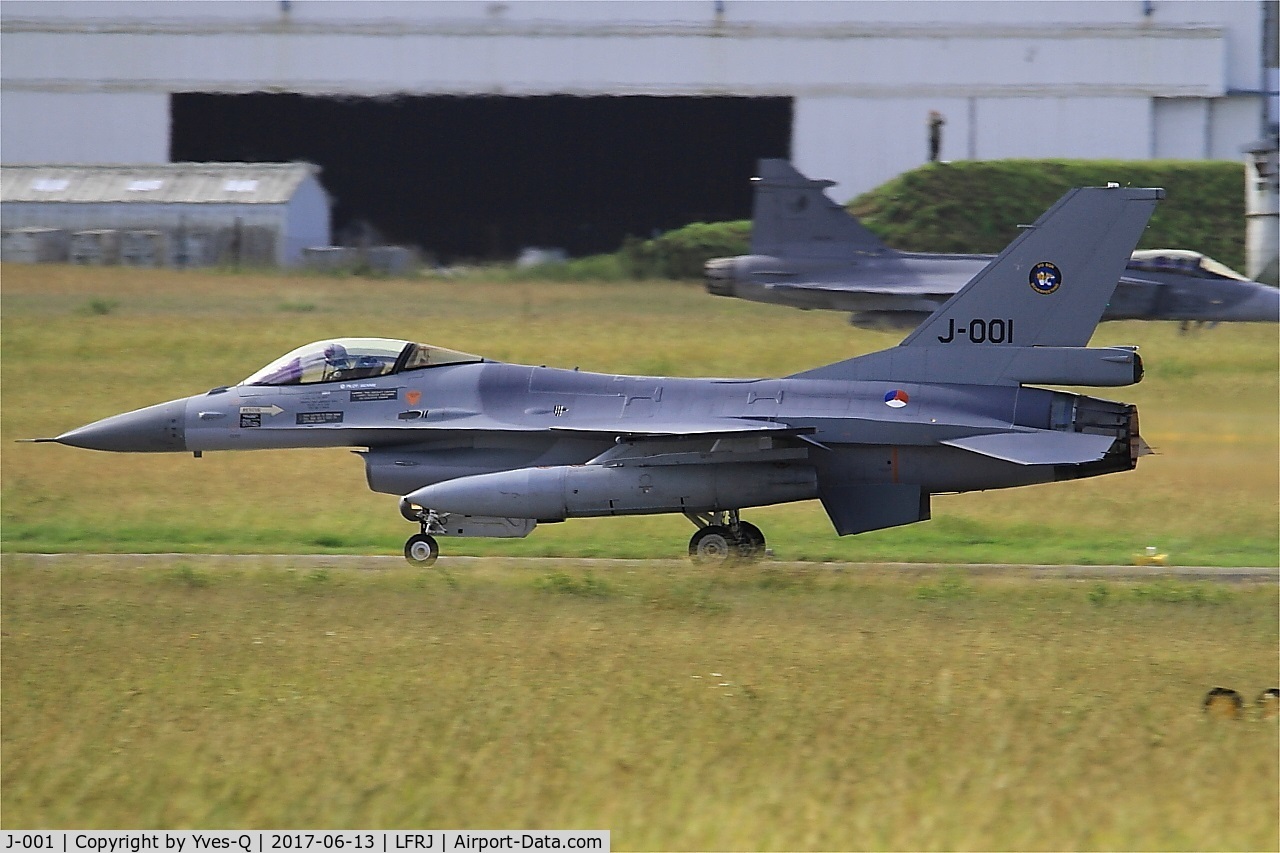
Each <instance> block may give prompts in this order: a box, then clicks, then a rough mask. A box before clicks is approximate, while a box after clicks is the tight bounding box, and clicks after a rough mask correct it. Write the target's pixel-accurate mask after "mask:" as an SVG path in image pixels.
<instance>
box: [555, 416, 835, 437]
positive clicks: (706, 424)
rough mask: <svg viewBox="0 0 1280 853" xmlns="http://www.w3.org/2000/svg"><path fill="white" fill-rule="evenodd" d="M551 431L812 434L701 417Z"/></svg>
mask: <svg viewBox="0 0 1280 853" xmlns="http://www.w3.org/2000/svg"><path fill="white" fill-rule="evenodd" d="M551 429H552V431H554V432H585V433H592V434H595V435H600V434H604V435H614V436H624V437H635V438H638V439H644V438H648V437H654V438H661V437H672V438H680V437H686V436H688V437H693V436H699V437H715V436H720V435H744V434H750V433H757V434H759V435H799V434H801V433H810V432H814V430H813V428H811V427H810V428H804V429H795V428H793V427H790V426H788V425H787V424H784V423H778V422H777V421H758V420H752V419H749V418H704V419H702V420H687V421H686V420H678V421H670V420H667V421H664V420H648V419H644V420H640V419H635V420H627V421H619V420H615V419H610V420H607V421H599V422H591V421H579V422H577V423H575V424H572V425H567V426H554V427H551Z"/></svg>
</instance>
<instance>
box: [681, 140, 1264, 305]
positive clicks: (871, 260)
mask: <svg viewBox="0 0 1280 853" xmlns="http://www.w3.org/2000/svg"><path fill="white" fill-rule="evenodd" d="M758 171H759V176H758V177H757V178H756V184H755V204H754V207H753V210H752V222H751V254H749V255H742V256H739V257H736V258H713V259H712V260H710V261H707V263H706V266H705V276H706V286H707V291H708V292H710V293H713V294H715V295H717V296H736V297H738V298H740V299H749V300H752V301H755V302H769V303H774V304H778V305H790V306H792V307H795V308H805V309H809V308H829V309H832V310H836V311H849V312H850V316H849V320H850V322H851V323H853V324H854V325H855V326H861V327H864V328H885V327H888V328H900V329H911V328H914V327H915V326H917V325H919V324H920V323H921V322H923V320H924V319H925V318H926V317H928V316H929V315H930V314H931V313H933V311H934V310H936V309H937V307H938V306H939V305H941V304H942V303H943V302H945V301H947V300H948V299H949V298H951V296H953V295H954V294H955V293H956V291H958V290H959V289H960V288H961V287H963V286H964V285H965V283H966V282H968V281H969V279H971V278H973V276H974V275H976V274H977V273H978V271H979V270H981V269H982V268H983V267H985V266H986V265H987V264H988V263H989V262H990V261H991V258H992V256H991V255H958V254H951V255H948V254H935V253H929V252H900V251H898V250H896V249H891V248H889V247H888V246H886V245H885V244H884V243H882V242H881V241H880V238H879V237H877V236H876V235H875V234H873V233H871V231H870V230H868V229H867V228H866V227H865V226H864V225H863V224H862V223H861V222H859V221H858V220H857V219H856V218H855V217H854V216H853V215H851V214H850V213H849V212H848V211H846V210H845V209H844V208H843V207H841V206H840V205H838V204H836V203H835V202H833V201H832V200H831V199H830V198H829V197H828V196H827V194H826V193H825V192H824V190H825V189H826V188H827V187H829V186H831V185H832V182H831V181H815V180H810V179H809V178H806V177H805V176H804V175H802V174H800V172H798V171H796V169H795V167H794V166H792V165H791V164H790V163H789V162H787V161H786V160H761V161H760V162H759V164H758ZM1118 278H1119V283H1118V284H1117V285H1116V287H1115V293H1113V294H1111V295H1110V299H1109V300H1108V303H1107V306H1106V308H1105V310H1104V311H1103V313H1102V319H1103V320H1176V321H1181V322H1182V323H1183V324H1184V325H1186V324H1189V323H1193V322H1195V323H1219V322H1248V321H1255V322H1270V323H1275V322H1280V290H1278V289H1276V288H1274V287H1270V286H1268V285H1265V284H1261V283H1259V282H1256V281H1250V280H1249V279H1247V278H1245V277H1244V276H1243V275H1241V274H1240V273H1238V272H1236V271H1235V270H1232V269H1231V268H1229V267H1227V266H1224V265H1223V264H1220V263H1218V262H1217V261H1215V260H1213V259H1212V258H1208V257H1205V256H1204V255H1202V254H1200V253H1198V252H1191V251H1186V250H1182V249H1147V250H1143V251H1140V252H1134V253H1133V256H1132V257H1131V258H1130V259H1129V263H1128V268H1127V269H1125V270H1123V271H1122V274H1121V276H1118Z"/></svg>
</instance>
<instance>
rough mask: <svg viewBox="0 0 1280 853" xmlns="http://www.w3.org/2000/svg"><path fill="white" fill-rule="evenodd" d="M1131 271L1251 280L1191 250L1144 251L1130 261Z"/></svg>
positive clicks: (1137, 253)
mask: <svg viewBox="0 0 1280 853" xmlns="http://www.w3.org/2000/svg"><path fill="white" fill-rule="evenodd" d="M1129 269H1131V270H1146V271H1148V272H1175V273H1182V274H1183V275H1195V276H1201V277H1202V278H1230V279H1235V280H1236V281H1248V280H1249V279H1248V278H1246V277H1245V276H1242V275H1241V274H1240V273H1238V272H1236V271H1235V270H1233V269H1232V268H1231V267H1229V266H1227V265H1226V264H1224V263H1221V262H1220V261H1215V260H1214V259H1213V258H1211V257H1209V256H1208V255H1202V254H1200V253H1199V252H1192V251H1190V250H1189V249H1142V250H1141V251H1138V252H1134V253H1133V257H1131V258H1130V259H1129Z"/></svg>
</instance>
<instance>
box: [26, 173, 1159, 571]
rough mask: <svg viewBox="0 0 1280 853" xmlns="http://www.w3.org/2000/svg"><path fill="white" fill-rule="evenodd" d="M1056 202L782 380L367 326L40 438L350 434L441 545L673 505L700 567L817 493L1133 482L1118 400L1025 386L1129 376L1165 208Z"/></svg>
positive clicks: (888, 499) (869, 494)
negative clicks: (896, 324) (1145, 238)
mask: <svg viewBox="0 0 1280 853" xmlns="http://www.w3.org/2000/svg"><path fill="white" fill-rule="evenodd" d="M1163 194H1164V193H1163V190H1158V189H1121V188H1118V187H1111V188H1085V189H1076V190H1072V191H1071V192H1069V193H1067V194H1066V195H1065V196H1063V198H1062V199H1061V200H1060V201H1058V203H1057V204H1055V205H1054V206H1053V207H1052V208H1050V209H1049V210H1048V211H1047V212H1046V213H1045V214H1044V215H1043V216H1041V217H1040V218H1039V219H1038V220H1037V221H1036V223H1035V224H1034V225H1033V226H1031V228H1030V229H1029V230H1027V231H1026V232H1024V233H1023V234H1021V235H1020V236H1019V237H1018V238H1017V239H1016V240H1014V242H1013V243H1011V244H1010V245H1009V247H1008V248H1007V249H1005V251H1004V252H1003V253H1001V254H1000V255H999V257H998V258H997V259H996V260H995V261H994V262H993V263H991V264H990V265H988V266H987V267H985V268H984V269H983V270H982V272H980V273H979V274H978V275H976V276H974V278H973V280H972V281H970V282H969V283H968V285H966V286H965V287H964V289H963V290H961V291H960V292H959V293H957V294H956V295H955V296H954V297H953V298H951V299H950V300H948V301H947V303H946V304H945V305H943V306H942V307H941V308H939V309H938V310H937V311H935V312H934V313H933V314H932V315H931V316H930V317H929V319H928V320H927V321H926V322H925V323H924V324H923V325H922V326H921V327H920V328H918V329H917V330H916V331H915V332H914V333H912V334H911V335H909V336H908V337H907V338H906V339H905V340H903V341H902V343H901V344H900V345H898V346H897V347H894V348H891V349H888V350H884V351H881V352H876V353H871V354H869V355H864V356H860V357H856V358H851V359H847V360H845V361H839V362H836V363H834V364H829V365H827V366H825V367H818V368H816V369H813V370H807V371H805V372H802V373H797V374H794V375H791V376H787V377H784V378H781V379H685V378H671V377H658V376H615V375H610V374H600V373H586V372H579V371H577V370H560V369H555V368H548V367H530V366H525V365H518V364H506V363H502V362H496V361H490V360H488V359H485V358H481V357H480V356H475V355H468V354H466V353H461V352H454V351H452V350H448V349H441V348H439V347H435V346H429V345H426V344H420V343H413V342H409V341H400V340H386V339H382V338H350V339H344V340H332V341H322V342H319V343H313V344H308V345H306V346H303V347H299V348H298V349H296V350H294V351H293V352H290V353H288V354H287V355H284V356H282V357H281V358H279V359H277V360H276V361H274V362H272V363H271V364H268V365H267V366H266V367H264V368H262V369H261V370H259V371H257V372H256V373H254V374H253V375H251V376H249V377H248V378H247V379H245V380H244V381H243V382H241V383H239V384H237V385H232V386H228V387H221V388H215V389H213V390H212V391H209V392H207V393H204V394H197V395H195V396H192V397H186V398H183V399H179V400H174V401H172V402H168V403H161V404H159V405H156V406H151V407H148V408H144V409H139V410H137V411H133V412H128V413H126V414H122V415H116V416H114V417H109V418H106V419H104V420H100V421H98V422H96V423H92V424H89V425H87V426H83V427H80V428H79V429H74V430H71V431H70V432H67V433H65V434H63V435H60V436H58V437H57V438H49V439H37V440H38V441H52V442H58V443H60V444H66V445H71V446H73V447H84V448H90V449H94V450H108V451H124V452H158V451H186V452H194V454H195V455H196V456H200V454H201V453H202V452H205V451H215V450H247V449H251V448H253V449H264V448H288V447H332V446H343V447H357V448H363V450H361V451H360V453H361V455H362V456H363V458H364V462H365V466H366V470H367V474H368V481H369V486H370V488H372V489H373V490H374V491H377V492H384V493H388V494H393V495H399V496H400V511H401V513H402V514H403V515H404V516H405V518H407V519H409V520H410V521H412V522H414V523H416V524H418V525H419V528H420V532H419V533H418V534H416V535H414V536H412V537H411V538H410V539H409V540H408V542H407V543H406V544H405V549H404V550H405V556H406V557H407V558H408V559H409V561H410V562H412V563H415V564H418V565H429V564H430V563H432V562H433V561H434V560H435V559H436V555H437V554H438V553H439V550H438V546H437V542H436V538H437V537H447V536H495V537H522V536H526V535H528V533H529V532H530V531H531V530H533V529H534V526H535V525H536V524H538V523H545V522H555V521H563V520H565V519H567V518H579V517H586V516H610V515H633V514H644V513H676V512H679V513H684V515H686V516H687V517H688V518H689V519H690V520H691V521H693V522H694V524H695V525H696V526H697V527H698V530H697V532H696V533H694V535H693V538H692V539H691V540H690V541H689V553H690V554H691V555H693V556H694V558H695V559H697V560H701V561H713V560H716V561H718V560H725V559H730V558H750V557H753V556H755V555H759V554H761V553H763V551H764V547H765V539H764V535H763V534H762V533H761V532H760V530H759V529H758V528H757V527H756V526H754V525H752V524H751V523H749V522H747V521H744V520H743V519H742V518H741V517H740V511H741V510H743V509H744V508H748V507H757V506H766V505H769V504H775V503H782V502H787V501H802V500H808V499H811V498H817V499H819V500H820V501H821V502H822V504H823V506H824V507H825V509H826V511H827V514H828V515H829V516H830V518H831V521H832V524H833V525H834V526H835V529H836V532H837V533H838V534H840V535H842V536H843V535H847V534H851V533H861V532H864V531H868V530H877V529H880V528H886V527H893V526H895V525H901V524H911V523H913V522H917V521H922V520H924V519H927V518H929V500H930V496H931V495H933V494H937V493H940V492H965V491H971V490H975V489H998V488H1006V487H1010V486H1022V485H1028V484H1032V483H1047V482H1053V481H1057V480H1072V479H1076V478H1080V477H1092V476H1096V475H1099V474H1108V473H1112V472H1117V471H1128V470H1131V469H1132V468H1134V466H1135V465H1136V464H1137V460H1138V457H1139V456H1141V455H1143V454H1144V453H1145V452H1146V449H1147V448H1146V445H1145V444H1144V442H1143V441H1142V439H1141V437H1140V436H1139V434H1138V415H1137V411H1136V408H1135V407H1134V406H1131V405H1126V404H1124V403H1115V402H1109V401H1107V400H1102V399H1097V398H1094V397H1089V396H1084V395H1081V394H1074V393H1067V392H1063V391H1052V390H1047V389H1042V388H1035V387H1030V386H1031V385H1032V384H1033V383H1034V384H1049V385H1092V386H1122V385H1130V384H1132V383H1135V382H1137V381H1139V380H1140V379H1141V377H1142V361H1141V359H1140V358H1139V357H1138V353H1137V352H1136V348H1134V347H1123V346H1114V347H1102V348H1090V347H1088V346H1087V345H1088V342H1089V338H1090V336H1091V335H1092V334H1093V332H1094V328H1095V327H1096V326H1097V323H1098V319H1099V317H1100V316H1101V315H1102V311H1103V308H1104V306H1105V305H1106V302H1107V299H1108V298H1109V297H1110V295H1111V291H1112V289H1113V283H1114V282H1115V280H1116V279H1117V278H1118V277H1119V275H1120V271H1121V270H1122V269H1123V268H1124V265H1125V262H1126V260H1127V259H1128V257H1129V254H1130V252H1132V251H1133V247H1134V245H1135V244H1136V243H1137V241H1138V238H1139V237H1140V236H1141V234H1142V230H1143V228H1144V227H1145V226H1146V222H1147V219H1148V218H1149V217H1150V215H1151V212H1152V210H1154V208H1155V204H1156V201H1157V200H1158V199H1159V198H1162V197H1163Z"/></svg>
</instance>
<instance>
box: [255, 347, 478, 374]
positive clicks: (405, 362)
mask: <svg viewBox="0 0 1280 853" xmlns="http://www.w3.org/2000/svg"><path fill="white" fill-rule="evenodd" d="M477 361H484V359H483V358H481V357H480V356H478V355H470V354H469V353H465V352H455V351H454V350H450V349H444V348H443V347H433V346H430V345H428V344H415V343H412V342H410V341H397V340H392V339H389V338H338V339H335V340H331V341H317V342H315V343H312V344H307V345H305V346H300V347H298V348H297V349H296V350H293V351H292V352H289V353H285V354H284V355H282V356H280V358H278V359H276V360H275V361H273V362H271V363H270V364H268V365H267V366H266V367H264V368H262V369H261V370H259V371H258V372H257V373H254V374H253V375H252V376H250V377H248V378H247V379H245V380H244V381H243V382H241V383H240V384H241V385H311V384H314V383H317V382H339V381H350V380H352V379H368V378H370V377H374V376H387V375H389V374H392V373H400V372H402V371H405V370H417V369H420V368H423V367H436V366H439V365H442V364H466V363H470V362H477Z"/></svg>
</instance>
